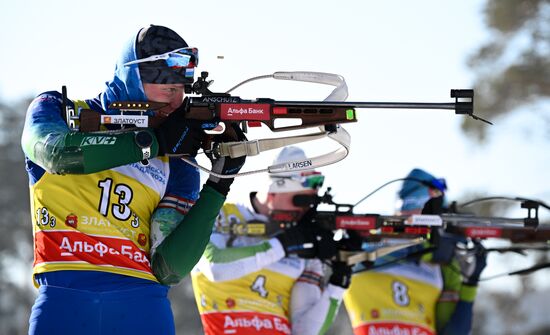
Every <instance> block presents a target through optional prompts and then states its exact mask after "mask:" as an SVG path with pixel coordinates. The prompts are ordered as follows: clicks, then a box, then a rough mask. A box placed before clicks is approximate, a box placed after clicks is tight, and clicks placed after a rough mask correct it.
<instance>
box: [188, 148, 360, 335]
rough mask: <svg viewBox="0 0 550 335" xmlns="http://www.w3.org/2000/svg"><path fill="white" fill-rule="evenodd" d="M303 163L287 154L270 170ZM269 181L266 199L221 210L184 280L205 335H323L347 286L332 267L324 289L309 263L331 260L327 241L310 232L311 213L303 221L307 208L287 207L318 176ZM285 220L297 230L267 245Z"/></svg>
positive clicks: (344, 275)
mask: <svg viewBox="0 0 550 335" xmlns="http://www.w3.org/2000/svg"><path fill="white" fill-rule="evenodd" d="M303 159H306V157H305V154H304V152H303V151H302V150H301V149H299V148H296V147H287V148H285V149H283V150H282V151H281V153H280V154H279V156H278V157H277V159H276V162H275V163H276V164H278V163H282V162H287V161H291V160H292V161H294V160H303ZM270 178H271V181H272V183H271V186H270V187H269V190H268V192H267V195H262V196H258V195H257V194H256V193H251V204H252V208H247V207H245V206H243V205H239V204H230V203H227V204H225V205H224V206H223V208H222V210H221V212H220V215H219V217H218V220H217V221H216V227H215V231H214V232H213V234H212V236H211V238H210V243H209V244H208V246H207V247H206V251H205V253H204V255H203V257H202V258H201V260H200V261H199V263H198V264H197V266H196V267H195V269H194V270H193V271H192V273H191V278H192V282H193V290H194V293H195V299H196V302H197V306H198V308H199V312H200V314H201V320H202V324H203V327H204V331H205V333H206V334H209V335H213V334H301V335H303V334H323V333H325V332H326V331H327V329H328V328H329V327H330V325H331V324H332V322H333V319H334V317H335V315H336V313H337V311H338V308H339V305H340V302H341V299H342V294H343V292H344V290H345V289H346V288H347V287H348V285H349V280H350V275H351V268H350V267H348V266H346V265H344V264H343V263H338V262H334V263H332V265H331V267H332V274H331V275H330V278H329V281H328V284H325V280H324V277H325V273H324V268H323V263H322V262H321V260H320V259H319V258H312V257H321V258H323V259H325V258H326V259H328V258H331V257H332V256H333V255H335V253H336V244H335V242H334V241H333V240H332V233H331V232H328V231H323V230H321V229H319V228H316V227H314V226H312V225H311V219H312V216H313V215H314V210H313V211H312V210H310V211H308V212H307V214H305V215H304V213H306V211H307V210H308V207H307V206H305V207H300V206H297V205H295V204H294V202H293V198H294V197H295V196H297V195H302V196H304V195H305V196H307V195H309V196H312V195H316V194H317V191H318V189H319V188H320V187H321V185H322V182H323V179H324V176H323V175H321V174H320V173H319V172H316V171H308V172H302V173H299V172H295V173H291V174H286V175H281V174H277V175H271V176H270ZM312 213H313V214H312ZM288 216H291V217H293V218H294V219H296V220H298V221H299V223H298V225H297V226H295V227H292V228H286V229H284V230H283V232H282V233H280V234H278V235H275V236H274V237H272V236H273V232H274V231H277V230H279V229H278V226H277V224H276V221H277V219H278V218H283V219H285V220H287V221H288ZM256 233H257V234H256ZM308 249H311V250H308ZM313 249H317V251H313ZM297 256H298V257H297Z"/></svg>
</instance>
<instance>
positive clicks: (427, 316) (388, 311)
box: [344, 169, 486, 335]
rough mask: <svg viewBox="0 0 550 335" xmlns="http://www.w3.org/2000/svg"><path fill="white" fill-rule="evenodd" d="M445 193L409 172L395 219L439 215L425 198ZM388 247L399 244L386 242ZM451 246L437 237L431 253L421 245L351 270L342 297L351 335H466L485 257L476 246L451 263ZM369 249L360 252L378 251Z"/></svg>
mask: <svg viewBox="0 0 550 335" xmlns="http://www.w3.org/2000/svg"><path fill="white" fill-rule="evenodd" d="M445 189H446V184H445V181H444V179H436V178H434V177H433V176H432V175H430V174H429V173H427V172H425V171H423V170H420V169H414V170H412V171H411V172H410V173H409V175H408V176H407V177H406V178H405V181H404V182H403V187H402V189H401V190H400V191H399V198H400V202H399V205H398V213H397V215H412V214H420V213H421V212H422V213H423V214H440V213H441V212H440V211H439V212H438V210H437V209H434V208H436V207H437V206H433V207H432V208H430V206H429V205H428V206H426V207H425V204H426V203H427V201H428V200H430V199H434V200H441V201H443V199H444V198H443V195H444V193H443V192H444V191H445ZM423 209H424V211H423ZM392 242H393V243H398V241H397V240H394V241H392V240H387V241H385V243H388V244H391V243H392ZM456 242H457V239H456V238H455V237H453V236H446V235H445V234H442V235H441V236H440V238H439V241H438V244H439V246H438V247H436V249H435V251H434V252H432V253H429V254H428V253H425V252H423V251H424V249H425V248H427V247H428V246H426V245H422V246H414V247H409V248H406V249H401V250H398V251H396V252H393V253H391V254H389V255H387V256H384V257H382V258H379V259H377V260H376V262H375V263H374V264H360V265H358V266H356V267H355V268H354V269H353V272H354V273H353V276H352V277H353V281H352V284H351V286H350V288H349V290H347V291H346V293H345V295H344V302H345V305H346V309H347V312H348V315H349V317H350V320H351V323H352V327H353V330H354V334H356V335H366V334H419V335H420V334H422V335H434V334H439V335H442V334H447V335H459V334H464V335H466V334H469V333H470V331H471V326H472V310H473V302H474V299H475V296H476V290H477V283H478V280H479V276H480V274H481V272H482V270H483V268H484V267H485V265H486V253H485V252H484V249H483V247H482V246H481V244H476V247H475V249H474V250H473V252H472V253H470V254H468V255H464V254H463V255H460V256H459V255H457V254H455V255H454V259H450V258H452V257H453V254H452V252H453V251H454V247H455V244H456ZM371 244H373V243H366V245H365V248H367V249H370V248H377V247H379V246H375V245H371ZM449 247H450V248H451V249H449ZM449 250H451V255H450V256H449V253H448V251H449ZM421 254H424V255H423V256H419V255H421ZM466 258H467V259H466ZM461 272H462V274H461Z"/></svg>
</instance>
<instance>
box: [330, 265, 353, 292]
mask: <svg viewBox="0 0 550 335" xmlns="http://www.w3.org/2000/svg"><path fill="white" fill-rule="evenodd" d="M331 268H332V274H331V275H330V278H329V283H331V284H332V285H336V286H339V287H342V288H348V287H349V285H350V284H351V273H352V271H351V269H352V266H351V265H348V264H347V263H346V262H342V261H332V264H331Z"/></svg>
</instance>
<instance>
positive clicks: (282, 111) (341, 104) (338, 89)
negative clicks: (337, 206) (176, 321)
mask: <svg viewBox="0 0 550 335" xmlns="http://www.w3.org/2000/svg"><path fill="white" fill-rule="evenodd" d="M207 77H208V73H207V72H202V73H201V76H200V77H199V78H197V80H196V82H195V83H194V84H193V85H192V87H191V88H190V91H192V92H194V93H195V94H197V96H190V97H189V99H188V100H187V102H186V105H185V115H186V117H188V118H190V119H197V120H201V121H204V122H205V123H206V124H207V125H208V128H209V129H211V130H212V129H214V128H216V127H217V126H218V125H219V124H220V123H222V124H223V123H238V124H239V125H240V126H241V128H242V130H243V131H246V130H247V128H248V127H258V126H261V124H264V125H266V126H267V127H268V128H269V129H270V130H271V131H273V132H280V131H288V130H296V129H306V128H312V127H318V128H319V132H315V133H309V134H305V135H297V136H287V137H278V138H268V139H257V140H250V141H243V142H227V143H219V142H216V136H215V135H216V134H220V133H223V131H225V129H231V127H227V126H226V127H225V129H222V130H221V131H216V130H214V131H212V132H210V134H211V135H214V136H213V138H212V140H211V141H208V142H207V143H205V147H204V151H205V152H210V153H212V154H214V155H216V156H230V157H232V158H235V157H240V156H254V155H258V154H260V153H261V152H263V151H266V150H272V149H276V148H281V147H284V146H287V145H293V144H297V143H302V142H305V141H312V140H316V139H321V138H325V137H328V138H330V139H332V140H334V141H335V142H337V143H338V144H340V145H341V147H340V148H338V149H337V150H335V151H332V152H330V153H327V154H323V155H320V156H317V157H312V158H308V159H306V160H302V161H290V162H285V163H281V164H277V165H272V166H269V167H267V168H266V169H261V170H255V171H248V172H241V173H239V174H231V175H219V174H215V173H214V174H215V175H217V176H218V177H220V178H234V177H236V176H240V175H246V174H251V173H258V172H270V173H281V172H289V171H301V170H307V169H312V168H317V167H320V166H325V165H329V164H333V163H335V162H338V161H340V160H342V159H344V158H345V157H346V156H347V155H348V152H349V147H350V136H349V134H348V133H347V131H346V130H345V129H344V128H343V127H342V126H341V124H343V123H350V122H356V121H357V115H356V109H362V108H392V109H450V110H454V111H455V113H456V114H463V115H469V116H471V117H473V118H475V119H477V120H482V121H484V122H488V121H485V120H483V119H481V118H479V117H477V116H475V115H474V114H473V104H474V92H473V90H471V89H460V90H451V98H454V99H455V101H454V102H447V103H425V102H345V100H346V99H347V97H348V89H347V84H346V82H345V80H344V78H343V77H342V76H340V75H337V74H331V73H321V72H275V73H273V74H271V75H265V76H258V77H254V78H250V79H248V80H245V81H243V82H241V83H240V84H238V85H236V86H234V87H233V88H231V89H230V90H228V91H227V92H225V93H214V92H212V91H210V89H209V86H210V84H211V83H212V81H208V80H207ZM265 78H272V79H278V80H291V81H301V82H309V83H317V84H325V85H330V86H334V87H335V88H334V89H333V91H332V92H331V93H330V95H329V96H327V97H326V98H325V99H324V100H323V101H276V100H273V99H268V98H260V99H254V100H247V99H241V98H240V97H237V96H232V95H231V94H230V92H231V91H233V90H234V89H236V88H237V87H240V86H241V85H243V84H245V83H248V82H250V81H253V80H257V79H265ZM164 105H165V104H162V103H155V102H142V101H139V102H138V101H118V102H114V103H112V104H111V105H110V106H109V110H111V112H113V111H114V112H116V113H118V114H119V115H113V113H108V114H101V113H98V112H96V111H92V110H80V111H79V112H78V113H75V111H72V110H69V109H67V117H66V118H67V122H68V124H69V125H72V126H73V130H80V131H88V132H89V131H100V130H102V129H104V128H105V127H104V126H107V125H109V124H118V125H120V126H121V127H128V126H132V127H136V126H137V127H149V126H152V127H154V126H155V125H154V122H153V120H154V119H153V118H150V117H149V116H147V114H148V113H147V112H149V111H154V110H156V109H159V108H161V107H163V106H164ZM130 114H133V115H130ZM136 114H139V115H136ZM149 114H150V113H149ZM76 121H78V124H79V125H78V126H76V124H75V122H76ZM285 121H290V123H291V124H290V125H289V124H288V123H286V122H285ZM182 159H184V160H186V161H187V162H188V163H189V164H191V165H194V166H196V167H198V168H200V169H202V170H204V171H206V172H208V173H213V172H211V171H209V170H208V169H205V168H203V167H202V166H199V165H196V164H195V163H194V162H193V161H191V160H189V159H187V158H185V157H182Z"/></svg>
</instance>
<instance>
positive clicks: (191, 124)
mask: <svg viewBox="0 0 550 335" xmlns="http://www.w3.org/2000/svg"><path fill="white" fill-rule="evenodd" d="M184 105H185V103H184V104H183V105H182V106H181V107H180V108H178V109H176V110H175V111H174V112H172V113H170V115H169V116H168V117H167V118H166V119H165V120H164V121H163V122H162V123H161V124H160V126H159V127H158V128H155V129H154V131H155V136H156V138H157V141H158V144H159V154H158V155H159V156H162V155H189V156H192V157H194V156H196V155H197V151H198V150H199V149H200V148H201V145H202V143H203V142H204V141H205V140H206V133H205V132H204V129H208V128H207V126H206V125H207V124H205V123H204V121H199V120H192V119H187V118H185V108H184Z"/></svg>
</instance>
